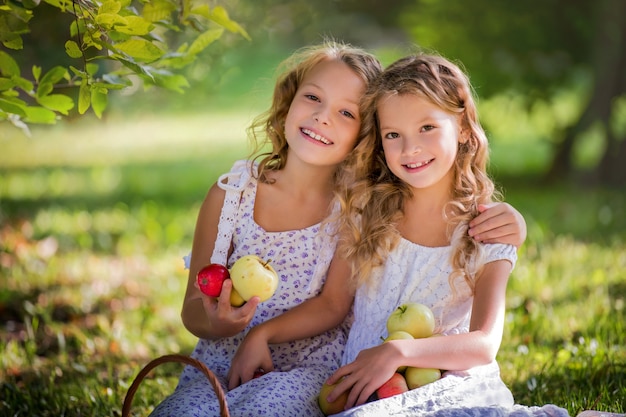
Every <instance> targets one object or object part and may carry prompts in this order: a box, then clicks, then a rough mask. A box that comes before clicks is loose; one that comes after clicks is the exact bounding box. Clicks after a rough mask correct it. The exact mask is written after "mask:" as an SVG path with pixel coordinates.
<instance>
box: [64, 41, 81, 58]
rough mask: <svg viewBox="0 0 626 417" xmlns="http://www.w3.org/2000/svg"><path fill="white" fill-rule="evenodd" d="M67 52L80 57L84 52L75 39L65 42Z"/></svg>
mask: <svg viewBox="0 0 626 417" xmlns="http://www.w3.org/2000/svg"><path fill="white" fill-rule="evenodd" d="M65 53H66V54H67V55H68V56H69V57H70V58H80V57H82V56H83V52H82V51H81V50H80V48H79V47H78V44H77V43H76V42H75V41H67V42H65Z"/></svg>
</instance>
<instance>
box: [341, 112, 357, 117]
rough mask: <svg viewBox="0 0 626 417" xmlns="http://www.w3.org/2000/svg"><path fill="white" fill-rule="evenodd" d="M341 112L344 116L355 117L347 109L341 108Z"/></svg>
mask: <svg viewBox="0 0 626 417" xmlns="http://www.w3.org/2000/svg"><path fill="white" fill-rule="evenodd" d="M341 114H343V115H344V116H346V117H349V118H351V119H355V117H354V115H353V114H352V113H350V112H349V111H348V110H342V111H341Z"/></svg>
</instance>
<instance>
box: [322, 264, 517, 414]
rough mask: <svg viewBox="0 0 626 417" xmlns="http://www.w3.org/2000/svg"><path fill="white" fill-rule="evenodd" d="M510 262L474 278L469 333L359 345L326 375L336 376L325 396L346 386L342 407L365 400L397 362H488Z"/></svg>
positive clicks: (498, 331)
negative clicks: (353, 356) (353, 354)
mask: <svg viewBox="0 0 626 417" xmlns="http://www.w3.org/2000/svg"><path fill="white" fill-rule="evenodd" d="M511 267H512V265H511V263H510V262H508V261H504V260H501V261H495V262H490V263H488V264H486V265H485V268H484V270H483V272H482V274H481V275H480V277H479V278H478V280H477V281H476V286H475V295H474V301H473V306H472V316H471V320H470V329H469V333H464V334H455V335H450V336H441V337H430V338H425V339H414V340H392V341H389V342H385V343H382V344H381V345H379V346H376V347H373V348H370V349H365V350H362V351H361V352H360V353H359V354H358V356H357V358H356V359H355V360H354V362H352V363H350V364H348V365H346V366H343V367H341V368H339V369H338V370H337V371H336V372H335V373H334V374H333V375H332V376H331V377H330V378H329V379H328V381H327V382H328V383H329V384H333V383H336V382H337V381H339V382H338V384H337V387H336V388H335V389H334V390H333V391H332V392H331V393H330V394H329V396H328V401H330V402H332V401H334V400H335V399H336V398H337V397H338V396H339V395H340V394H341V393H343V392H344V391H346V390H350V395H349V396H348V401H347V403H346V407H347V408H350V407H352V406H354V405H360V404H363V403H365V402H366V401H367V399H368V397H369V396H370V395H371V394H373V393H374V392H375V391H376V390H377V389H378V388H379V387H380V386H382V385H383V384H384V383H385V382H386V381H387V380H389V378H391V376H392V375H393V374H394V372H396V369H398V367H399V366H404V365H408V366H413V367H417V368H436V369H445V370H465V369H469V368H472V367H475V366H478V365H485V364H488V363H490V362H492V361H493V360H494V359H495V357H496V354H497V352H498V349H499V348H500V342H501V341H502V331H503V327H504V312H505V295H506V285H507V281H508V277H509V274H510V273H511ZM342 378H343V379H342Z"/></svg>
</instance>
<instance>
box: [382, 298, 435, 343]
mask: <svg viewBox="0 0 626 417" xmlns="http://www.w3.org/2000/svg"><path fill="white" fill-rule="evenodd" d="M399 330H402V331H405V332H407V333H409V334H410V335H411V336H413V337H414V338H415V339H420V338H423V337H430V336H432V334H433V331H434V330H435V316H434V315H433V312H432V311H431V309H430V308H428V307H427V306H425V305H424V304H420V303H404V304H402V305H400V306H398V308H396V309H395V310H394V311H393V312H392V313H391V314H390V315H389V318H387V333H389V334H391V333H393V332H396V331H399Z"/></svg>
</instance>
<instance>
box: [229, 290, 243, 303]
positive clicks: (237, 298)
mask: <svg viewBox="0 0 626 417" xmlns="http://www.w3.org/2000/svg"><path fill="white" fill-rule="evenodd" d="M245 302H246V300H244V299H243V298H242V297H241V295H239V293H238V292H237V290H236V289H235V288H232V289H231V290H230V305H231V306H233V307H241V306H242V305H244V303H245Z"/></svg>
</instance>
